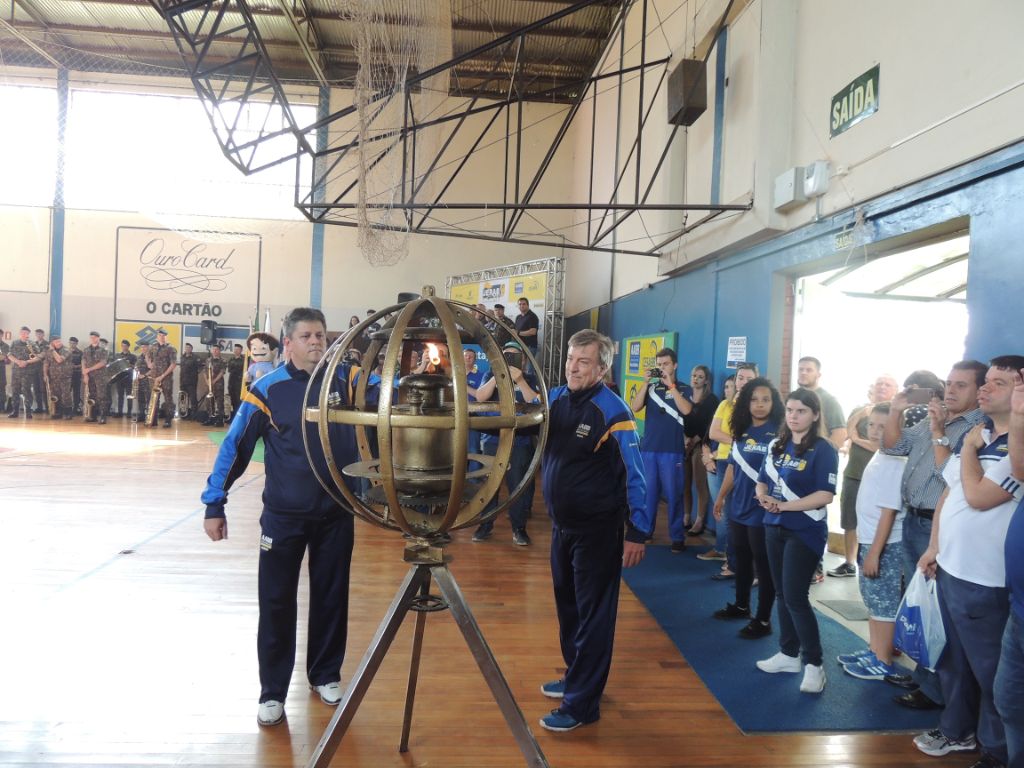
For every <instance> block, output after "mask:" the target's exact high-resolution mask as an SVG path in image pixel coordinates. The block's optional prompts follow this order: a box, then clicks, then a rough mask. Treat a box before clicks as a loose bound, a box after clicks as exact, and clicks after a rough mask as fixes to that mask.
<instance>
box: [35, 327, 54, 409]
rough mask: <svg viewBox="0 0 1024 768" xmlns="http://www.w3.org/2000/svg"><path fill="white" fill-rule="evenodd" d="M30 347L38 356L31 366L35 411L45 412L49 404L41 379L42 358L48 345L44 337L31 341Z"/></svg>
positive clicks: (44, 384)
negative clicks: (33, 374) (33, 377)
mask: <svg viewBox="0 0 1024 768" xmlns="http://www.w3.org/2000/svg"><path fill="white" fill-rule="evenodd" d="M32 349H33V350H35V353H36V355H37V356H38V357H39V362H38V363H36V364H35V365H34V366H33V370H34V372H35V379H34V381H33V384H32V385H33V387H34V389H35V403H36V411H35V412H36V413H46V412H47V411H48V410H49V407H50V404H49V403H48V402H47V401H46V382H45V381H44V379H43V373H44V370H43V369H44V368H45V362H44V359H45V357H46V353H47V352H48V351H49V350H50V345H49V344H47V343H46V340H45V339H38V338H37V339H35V340H34V341H32Z"/></svg>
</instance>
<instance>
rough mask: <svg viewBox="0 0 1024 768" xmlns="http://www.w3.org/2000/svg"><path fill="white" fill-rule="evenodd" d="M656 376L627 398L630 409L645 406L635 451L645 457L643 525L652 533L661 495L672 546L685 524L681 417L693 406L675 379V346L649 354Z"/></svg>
mask: <svg viewBox="0 0 1024 768" xmlns="http://www.w3.org/2000/svg"><path fill="white" fill-rule="evenodd" d="M654 362H655V364H656V365H657V366H658V378H656V379H655V378H653V373H654V371H652V372H651V373H652V378H651V381H650V383H649V384H648V385H647V386H646V387H644V388H642V389H638V390H637V391H636V394H635V395H633V399H632V401H631V402H630V404H629V405H630V407H631V408H632V409H633V410H634V411H639V410H640V409H641V408H644V407H646V408H647V412H646V413H647V416H646V418H645V419H644V437H643V440H642V441H641V442H640V453H641V455H642V456H643V460H644V477H645V478H646V480H647V503H646V510H645V512H646V517H645V518H644V525H643V528H644V529H645V530H648V531H650V532H651V533H653V532H654V524H655V522H656V521H657V519H658V500H659V499H660V498H661V497H662V496H664V497H665V501H666V502H667V503H668V530H669V536H671V538H672V551H673V552H675V553H679V552H682V551H683V550H684V549H685V548H686V525H685V523H684V521H683V518H684V517H685V514H684V512H685V511H684V509H683V490H684V489H685V488H686V461H685V459H686V432H685V431H684V429H683V427H684V417H685V416H688V415H689V414H690V412H691V411H692V410H693V401H692V400H691V399H690V398H691V397H693V390H691V389H690V388H689V387H688V386H686V385H685V384H683V383H681V382H679V381H676V369H677V368H678V367H679V366H678V364H677V362H676V353H675V350H672V349H668V348H667V347H666V348H665V349H661V350H658V354H656V355H655V356H654Z"/></svg>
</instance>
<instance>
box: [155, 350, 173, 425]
mask: <svg viewBox="0 0 1024 768" xmlns="http://www.w3.org/2000/svg"><path fill="white" fill-rule="evenodd" d="M177 362H178V351H177V350H176V349H175V348H174V347H172V346H171V345H170V344H160V343H159V342H158V343H156V344H153V345H151V346H150V348H149V364H150V366H151V367H152V372H151V374H150V375H151V376H152V378H153V386H154V387H159V388H160V393H161V396H162V398H163V399H162V400H161V402H160V411H161V413H163V414H164V426H165V427H169V426H171V417H172V416H173V415H174V378H173V376H172V375H171V374H168V375H167V376H166V377H165V378H164V379H163V381H161V382H160V383H159V384H157V383H156V380H157V379H158V378H160V377H161V376H163V375H164V373H165V372H167V371H168V369H170V370H172V371H173V369H174V366H175V365H176V364H177ZM155 394H156V393H154V395H155Z"/></svg>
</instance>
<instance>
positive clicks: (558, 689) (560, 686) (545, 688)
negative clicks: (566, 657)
mask: <svg viewBox="0 0 1024 768" xmlns="http://www.w3.org/2000/svg"><path fill="white" fill-rule="evenodd" d="M540 692H541V693H543V694H544V695H545V696H547V697H548V698H549V699H560V698H562V697H563V696H565V680H552V681H551V682H549V683H544V685H542V686H541V687H540Z"/></svg>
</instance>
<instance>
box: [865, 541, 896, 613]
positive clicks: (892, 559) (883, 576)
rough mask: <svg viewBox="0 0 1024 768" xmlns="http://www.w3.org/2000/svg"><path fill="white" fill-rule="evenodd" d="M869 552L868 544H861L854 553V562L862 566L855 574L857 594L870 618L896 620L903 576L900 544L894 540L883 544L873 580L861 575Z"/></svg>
mask: <svg viewBox="0 0 1024 768" xmlns="http://www.w3.org/2000/svg"><path fill="white" fill-rule="evenodd" d="M870 551H871V545H870V544H861V545H860V547H859V548H858V552H857V563H858V565H860V566H861V567H860V569H859V574H858V580H859V582H860V596H861V597H862V598H863V599H864V605H866V606H867V607H868V613H869V614H870V616H871V618H872V619H875V620H876V621H896V611H897V610H898V609H899V607H900V597H901V595H900V577H901V576H902V575H903V546H902V543H901V542H898V541H893V542H890V543H888V544H886V545H885V548H884V549H883V550H882V556H881V557H879V558H878V577H877V578H874V579H869V578H868V577H867V576H865V575H864V567H863V563H864V558H865V556H866V555H867V554H868V552H870Z"/></svg>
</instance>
